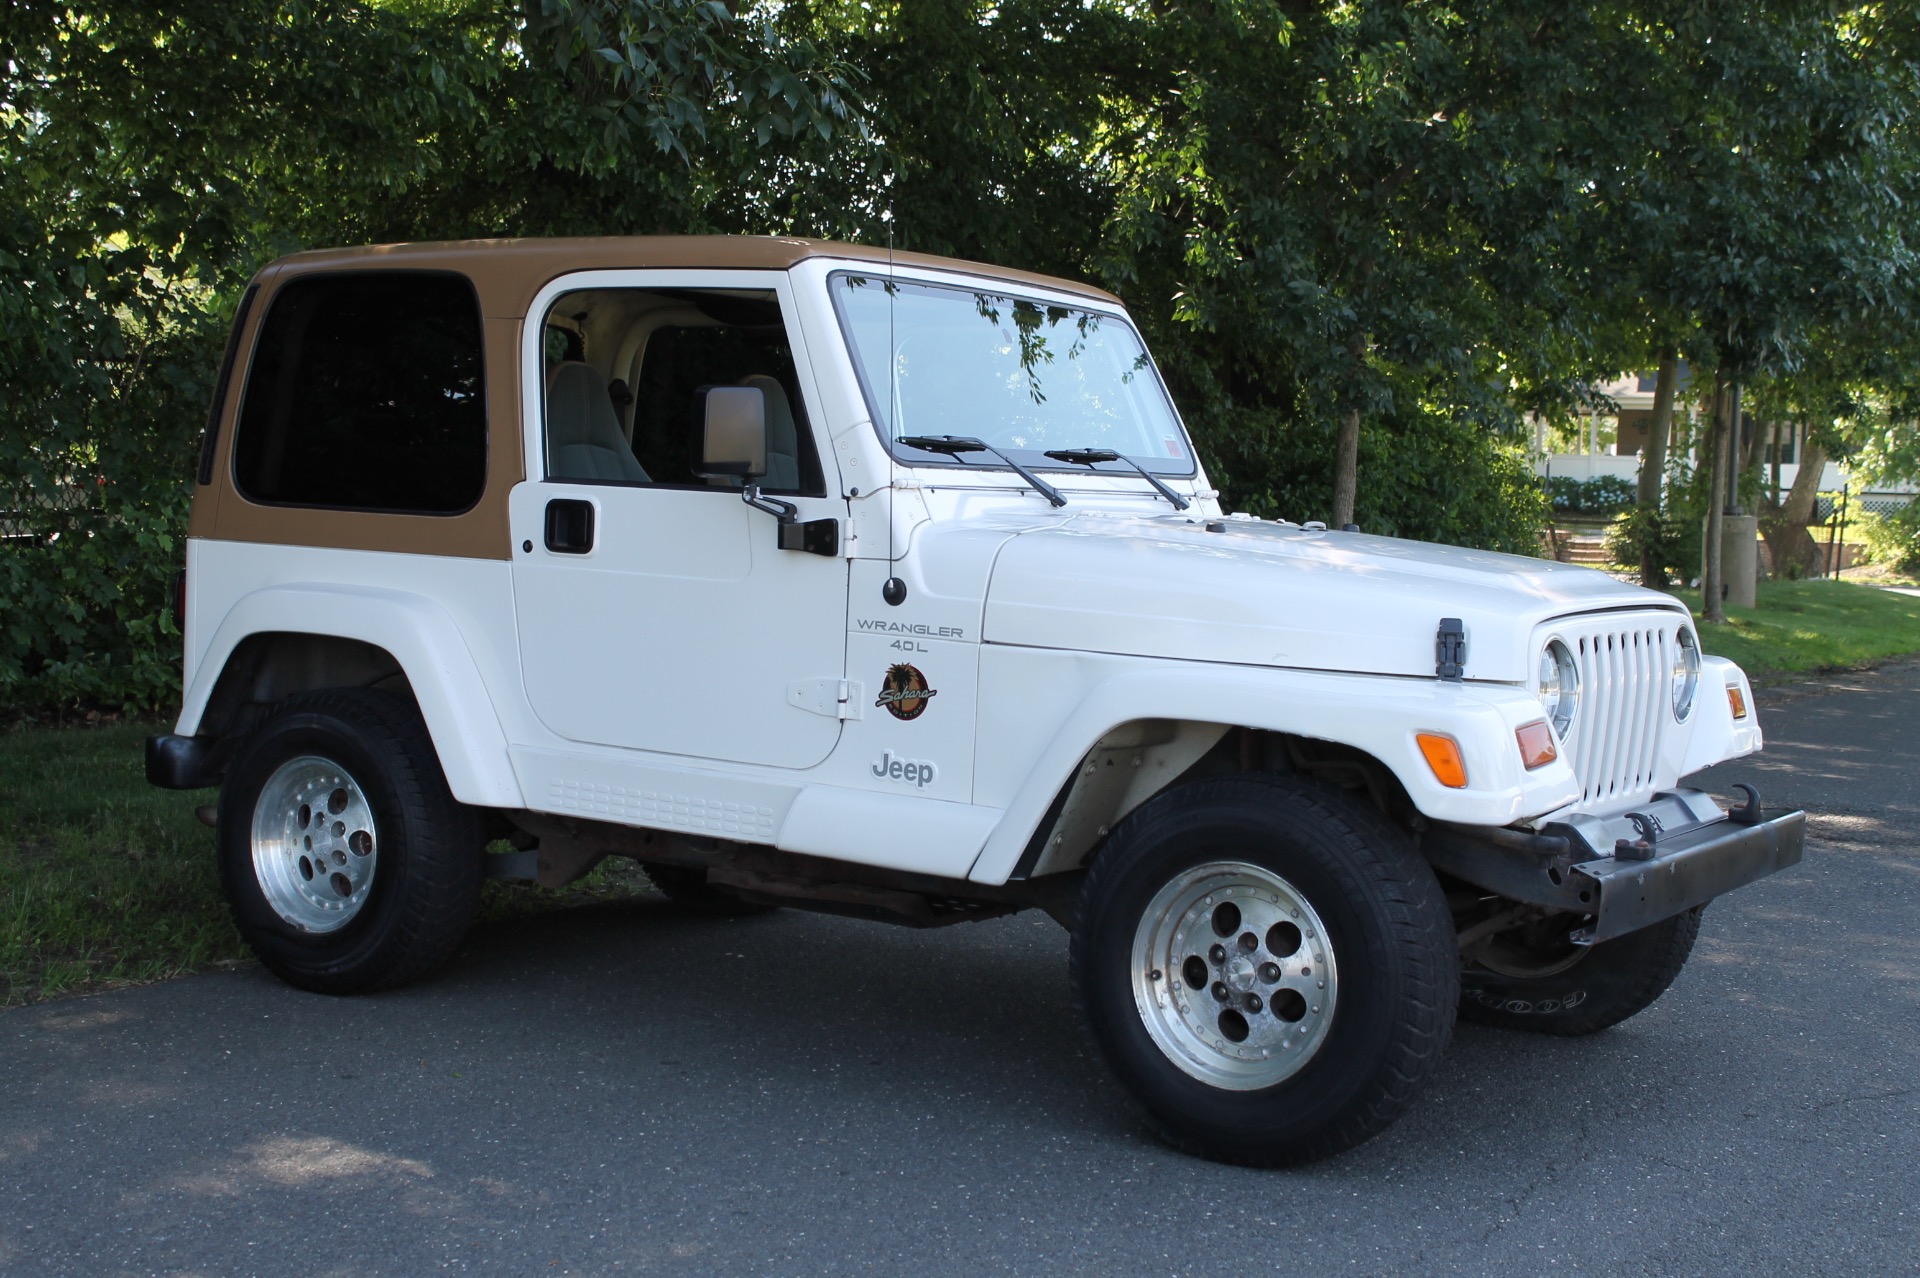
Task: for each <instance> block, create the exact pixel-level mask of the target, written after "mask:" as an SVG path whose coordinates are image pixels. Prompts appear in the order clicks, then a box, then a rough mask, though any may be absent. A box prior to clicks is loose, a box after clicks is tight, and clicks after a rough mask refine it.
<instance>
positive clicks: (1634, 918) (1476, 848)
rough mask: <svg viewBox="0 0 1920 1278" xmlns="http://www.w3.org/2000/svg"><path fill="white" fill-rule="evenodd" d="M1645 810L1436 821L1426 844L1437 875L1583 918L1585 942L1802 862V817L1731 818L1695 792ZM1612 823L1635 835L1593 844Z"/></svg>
mask: <svg viewBox="0 0 1920 1278" xmlns="http://www.w3.org/2000/svg"><path fill="white" fill-rule="evenodd" d="M1647 807H1648V811H1646V812H1641V813H1634V814H1622V815H1620V816H1618V817H1615V818H1613V819H1612V821H1603V820H1599V819H1593V818H1584V819H1582V820H1580V821H1578V822H1577V823H1569V824H1554V825H1550V826H1548V827H1547V828H1546V829H1545V830H1543V831H1542V832H1540V833H1539V834H1526V833H1522V832H1519V831H1514V830H1506V829H1502V830H1480V829H1475V828H1472V827H1467V826H1438V825H1436V826H1435V827H1434V828H1432V829H1430V830H1428V831H1427V834H1426V837H1425V839H1424V840H1423V841H1422V848H1423V850H1424V851H1425V852H1426V853H1427V856H1428V859H1430V860H1431V861H1432V862H1433V864H1434V867H1435V868H1436V869H1439V870H1442V871H1444V872H1445V873H1447V874H1451V875H1453V876H1454V877H1455V878H1459V879H1464V880H1465V881H1466V882H1468V883H1471V884H1473V885H1474V886H1476V887H1481V888H1484V889H1486V890H1487V891H1489V892H1493V893H1496V894H1497V895H1500V896H1503V897H1506V898H1508V899H1510V900H1514V901H1519V902H1522V903H1525V904H1529V905H1538V906H1542V907H1545V908H1548V909H1553V910H1564V911H1566V912H1568V913H1572V914H1579V915H1584V916H1586V922H1585V923H1584V924H1583V925H1581V926H1579V927H1577V928H1575V929H1574V930H1573V933H1572V939H1573V940H1574V941H1575V942H1576V943H1578V944H1587V945H1592V944H1598V943H1599V942H1601V941H1610V940H1612V939H1614V938H1615V937H1619V936H1625V935H1626V934H1627V933H1629V932H1637V931H1639V930H1640V929H1641V928H1643V927H1650V926H1652V925H1653V924H1655V923H1658V922H1660V921H1661V920H1663V919H1668V918H1672V917H1673V916H1674V915H1676V914H1679V913H1680V912H1681V911H1683V910H1690V909H1692V908H1693V907H1694V906H1696V905H1704V904H1706V903H1707V902H1708V901H1711V900H1712V899H1713V898H1714V897H1716V896H1722V895H1725V894H1726V893H1728V892H1731V891H1733V890H1734V889H1735V888H1740V887H1745V886H1746V885H1747V884H1749V883H1752V882H1754V881H1756V880H1758V879H1763V878H1765V877H1766V876H1767V875H1769V874H1772V873H1775V872H1776V871H1779V870H1784V869H1786V868H1787V867H1788V866H1790V865H1796V864H1798V863H1799V861H1800V856H1801V851H1802V847H1803V845H1804V843H1805V837H1806V825H1807V814H1806V813H1804V812H1784V813H1779V814H1776V815H1773V816H1767V815H1765V814H1763V813H1762V812H1761V810H1760V807H1759V803H1758V800H1757V798H1756V799H1754V800H1752V801H1750V802H1749V803H1748V804H1747V805H1746V806H1745V807H1744V808H1741V809H1738V810H1736V811H1735V812H1732V813H1727V812H1723V811H1721V809H1720V808H1719V806H1718V805H1717V804H1715V803H1714V802H1713V801H1712V799H1710V798H1708V797H1707V796H1706V795H1704V794H1701V793H1700V792H1699V791H1697V790H1696V791H1676V792H1673V793H1670V794H1663V795H1659V796H1656V798H1655V800H1654V802H1653V803H1652V804H1649V805H1647ZM1708 812H1711V813H1712V814H1713V815H1712V816H1707V815H1706V814H1707V813H1708ZM1635 817H1638V818H1640V819H1639V820H1634V819H1633V818H1635ZM1615 823H1618V826H1619V827H1622V828H1624V829H1626V830H1627V831H1630V832H1631V835H1632V836H1633V837H1620V838H1616V839H1615V840H1614V843H1613V845H1612V846H1611V847H1607V846H1604V845H1603V846H1599V847H1596V846H1594V844H1595V842H1596V841H1598V840H1596V839H1595V837H1594V836H1595V835H1597V834H1601V833H1603V832H1604V833H1606V834H1613V833H1616V832H1617V831H1616V828H1615Z"/></svg>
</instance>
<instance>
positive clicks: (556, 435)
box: [547, 360, 620, 447]
mask: <svg viewBox="0 0 1920 1278" xmlns="http://www.w3.org/2000/svg"><path fill="white" fill-rule="evenodd" d="M609 433H611V436H612V437H613V438H620V419H619V418H618V417H617V416H615V415H614V411H613V401H612V400H611V399H609V398H608V397H607V379H606V378H604V377H602V376H601V375H600V370H599V369H597V368H595V367H594V366H593V365H591V364H583V363H581V362H580V361H579V360H568V361H567V362H565V363H564V364H560V365H558V366H557V367H555V369H554V370H553V374H552V376H550V377H549V378H548V379H547V439H548V441H549V443H550V444H552V445H554V446H556V447H558V446H563V445H567V444H603V445H604V444H606V443H607V442H608V439H609Z"/></svg>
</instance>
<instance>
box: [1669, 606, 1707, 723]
mask: <svg viewBox="0 0 1920 1278" xmlns="http://www.w3.org/2000/svg"><path fill="white" fill-rule="evenodd" d="M1673 638H1674V649H1673V717H1674V718H1676V719H1679V720H1680V721H1681V722H1683V723H1684V722H1685V721H1686V718H1687V716H1688V715H1689V714H1691V713H1692V712H1693V694H1694V693H1695V692H1697V691H1699V689H1700V645H1699V643H1698V641H1696V640H1695V639H1694V637H1693V631H1692V629H1691V628H1689V627H1687V626H1682V627H1680V629H1679V630H1678V631H1677V632H1675V634H1674V636H1673Z"/></svg>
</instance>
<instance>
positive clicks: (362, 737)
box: [218, 689, 484, 994]
mask: <svg viewBox="0 0 1920 1278" xmlns="http://www.w3.org/2000/svg"><path fill="white" fill-rule="evenodd" d="M218 837H219V859H220V878H221V883H222V886H223V887H224V888H225V890H226V895H227V902H228V905H229V906H230V908H231V909H232V911H233V918H234V922H235V924H236V925H237V926H238V927H239V929H240V933H241V935H242V936H243V937H245V938H246V941H247V943H248V944H249V945H250V946H252V947H253V951H254V953H256V954H257V955H259V957H260V961H261V962H262V963H263V964H265V965H266V967H267V968H268V969H269V970H271V971H272V972H273V973H274V974H275V975H277V976H279V977H280V978H281V979H282V980H285V981H287V982H288V983H289V984H292V985H297V986H299V987H301V988H302V989H309V990H316V991H319V992H321V993H327V994H347V993H356V992H359V991H364V990H373V989H382V988H387V987H390V986H395V985H400V984H403V983H405V982H407V981H410V980H413V979H414V978H416V977H418V976H421V975H423V974H424V973H426V972H428V971H430V970H431V969H433V968H434V967H437V966H438V965H439V964H440V963H441V962H443V961H444V960H445V959H446V958H447V956H448V955H450V954H451V953H452V952H453V950H454V948H455V947H456V946H458V945H459V943H460V939H461V937H462V936H464V935H465V934H466V929H467V925H468V924H469V923H470V922H471V921H472V918H473V913H474V910H475V908H476V906H477V904H478V902H479V896H480V883H481V877H482V873H483V870H484V863H483V861H482V859H481V857H482V832H481V823H480V820H479V816H478V814H477V813H476V812H475V811H474V810H473V809H471V808H466V807H464V806H462V805H461V804H459V803H458V802H456V801H455V800H454V798H453V795H452V794H451V793H450V792H449V791H448V789H447V783H446V779H445V778H444V777H443V776H442V775H441V772H440V766H439V762H438V758H437V756H436V755H435V753H434V749H433V742H432V740H431V739H430V738H429V737H428V735H427V730H426V725H425V724H424V723H423V722H422V721H421V719H420V714H419V711H418V710H417V709H416V708H415V707H414V706H413V704H412V703H411V702H410V701H407V700H405V699H404V698H401V697H398V696H395V695H393V694H391V693H386V692H377V691H372V690H367V689H340V690H331V691H326V692H315V693H308V694H304V695H301V696H297V697H293V698H290V699H288V700H287V701H285V702H283V703H281V705H280V706H278V707H277V708H276V709H275V710H274V711H273V713H272V715H271V716H270V717H269V718H268V719H267V720H266V722H264V723H262V724H261V725H260V726H259V727H258V728H257V729H255V730H254V732H253V734H252V735H251V736H250V737H248V738H247V740H246V742H245V744H244V745H243V746H242V747H241V749H240V750H239V751H238V752H237V754H236V756H235V762H234V764H233V766H232V767H231V768H229V769H228V772H227V778H226V781H225V783H224V785H223V787H222V790H221V793H220V816H219V836H218Z"/></svg>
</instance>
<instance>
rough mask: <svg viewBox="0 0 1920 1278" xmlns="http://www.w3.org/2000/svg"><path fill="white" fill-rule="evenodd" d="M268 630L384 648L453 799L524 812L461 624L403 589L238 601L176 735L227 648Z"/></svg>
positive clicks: (274, 592) (192, 719)
mask: <svg viewBox="0 0 1920 1278" xmlns="http://www.w3.org/2000/svg"><path fill="white" fill-rule="evenodd" d="M309 617H325V618H326V619H327V624H326V627H325V628H324V629H322V628H319V627H315V626H312V625H307V624H303V619H305V618H309ZM269 633H279V634H316V635H327V636H331V637H335V638H340V639H357V640H359V641H361V642H362V643H367V644H371V645H373V646H374V647H376V648H381V649H384V650H385V651H386V652H387V653H389V654H390V655H391V656H392V657H393V659H394V660H395V661H396V662H398V663H399V665H400V668H401V670H402V671H403V672H404V673H405V674H406V677H407V682H408V683H409V684H411V685H412V687H413V695H414V698H415V700H416V701H417V702H418V703H419V706H420V714H421V717H422V718H424V719H425V720H426V723H427V732H428V734H429V735H430V736H431V737H432V738H433V747H434V750H435V751H436V752H437V753H438V754H439V756H440V768H441V771H443V772H444V773H445V774H446V778H447V787H448V789H450V790H452V791H453V797H454V798H456V799H458V800H460V802H462V803H469V804H474V805H477V806H482V807H499V808H519V807H524V806H525V803H524V801H523V799H522V797H521V793H520V783H519V781H518V780H517V779H516V778H515V776H514V773H513V767H512V764H511V762H510V760H509V759H508V756H507V738H506V733H505V731H504V730H503V729H502V728H501V726H500V719H499V717H498V716H497V715H496V714H495V713H494V710H493V698H492V696H491V694H490V692H489V690H488V688H487V685H486V681H485V680H484V679H482V678H481V676H480V667H479V665H478V663H477V662H475V661H474V658H473V653H472V651H471V650H470V649H469V648H468V647H467V641H466V639H465V637H464V636H463V635H462V634H461V633H460V627H459V626H458V625H457V624H456V623H455V622H454V620H453V618H452V617H451V616H450V615H448V613H447V611H446V609H444V608H442V607H441V606H440V605H439V604H437V603H435V602H434V601H433V600H431V599H428V598H426V597H425V596H423V595H416V594H411V593H409V592H406V591H400V590H386V589H381V588H379V587H371V586H359V587H352V588H345V587H340V586H331V585H319V584H311V583H297V584H283V585H276V586H269V587H267V588H265V589H262V590H256V591H254V592H252V593H251V594H247V595H243V596H242V597H241V598H240V600H239V601H238V602H237V603H235V604H234V606H233V607H232V608H231V609H229V610H228V612H227V614H226V616H225V617H223V618H222V619H221V621H220V625H219V628H218V629H216V630H215V631H214V636H213V642H212V643H210V644H209V645H208V646H207V649H206V653H205V656H204V657H203V658H202V659H201V661H200V662H199V663H198V665H197V666H196V668H195V671H194V680H193V685H192V686H191V687H190V688H188V689H187V692H186V696H185V698H184V699H183V701H182V703H181V710H180V720H179V725H178V727H177V728H176V729H175V731H176V732H179V733H181V734H182V735H191V734H192V733H193V732H194V730H195V729H196V728H197V727H198V726H199V724H200V720H201V717H202V716H203V715H204V714H205V713H206V709H207V702H208V700H209V698H211V697H212V695H213V690H214V687H215V686H216V685H217V684H218V683H219V681H220V675H221V672H222V671H224V670H225V669H226V665H227V661H228V659H229V658H230V657H232V655H233V651H234V649H235V648H237V647H239V645H240V643H241V642H242V641H243V640H245V639H246V638H247V637H248V636H250V635H256V634H269Z"/></svg>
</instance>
